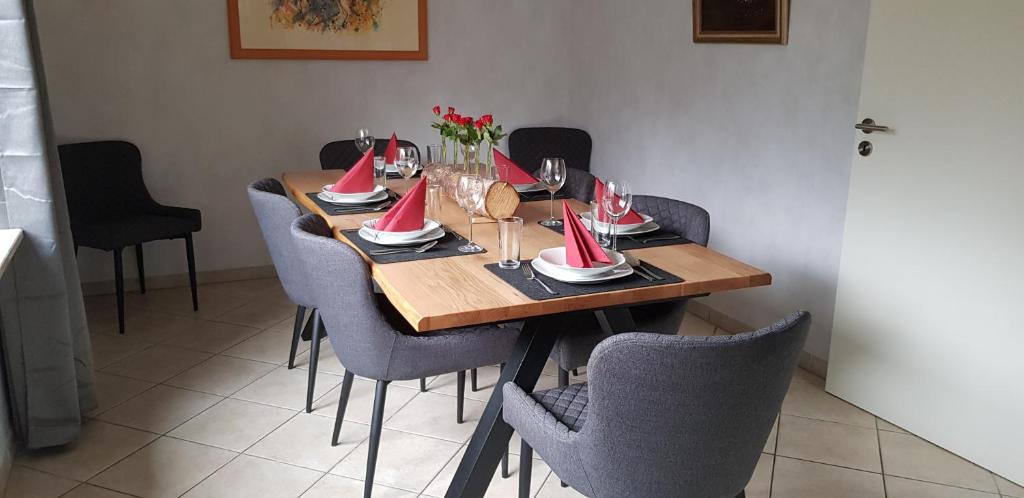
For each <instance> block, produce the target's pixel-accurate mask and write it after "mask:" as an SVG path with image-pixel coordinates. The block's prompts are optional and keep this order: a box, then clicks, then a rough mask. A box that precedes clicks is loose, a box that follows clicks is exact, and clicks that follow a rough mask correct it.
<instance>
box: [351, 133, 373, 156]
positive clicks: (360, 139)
mask: <svg viewBox="0 0 1024 498" xmlns="http://www.w3.org/2000/svg"><path fill="white" fill-rule="evenodd" d="M355 142H356V148H357V149H359V152H361V153H363V154H366V151H368V150H370V149H372V148H373V142H374V139H373V134H372V133H370V129H369V128H360V129H359V131H357V132H356V140H355Z"/></svg>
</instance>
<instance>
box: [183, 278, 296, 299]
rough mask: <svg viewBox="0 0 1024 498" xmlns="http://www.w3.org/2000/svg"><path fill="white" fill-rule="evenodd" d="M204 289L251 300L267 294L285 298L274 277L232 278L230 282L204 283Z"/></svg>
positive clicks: (279, 284)
mask: <svg viewBox="0 0 1024 498" xmlns="http://www.w3.org/2000/svg"><path fill="white" fill-rule="evenodd" d="M201 289H202V290H204V291H213V292H223V293H225V294H232V295H236V296H238V297H241V298H244V299H247V300H253V299H256V298H259V297H264V296H267V295H272V296H281V297H284V298H287V295H286V294H285V293H284V288H283V287H281V283H280V282H278V280H277V279H276V278H254V279H250V280H234V281H231V282H218V283H214V284H205V285H203V286H202V287H201Z"/></svg>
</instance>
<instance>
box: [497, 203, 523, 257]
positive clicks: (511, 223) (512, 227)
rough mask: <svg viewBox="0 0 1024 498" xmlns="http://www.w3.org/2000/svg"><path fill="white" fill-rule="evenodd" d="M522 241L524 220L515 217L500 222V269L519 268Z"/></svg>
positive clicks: (502, 219)
mask: <svg viewBox="0 0 1024 498" xmlns="http://www.w3.org/2000/svg"><path fill="white" fill-rule="evenodd" d="M522 240H523V219H522V218H520V217H518V216H513V217H511V218H501V219H499V220H498V268H504V269H506V270H512V269H516V268H519V246H520V243H521V242H522Z"/></svg>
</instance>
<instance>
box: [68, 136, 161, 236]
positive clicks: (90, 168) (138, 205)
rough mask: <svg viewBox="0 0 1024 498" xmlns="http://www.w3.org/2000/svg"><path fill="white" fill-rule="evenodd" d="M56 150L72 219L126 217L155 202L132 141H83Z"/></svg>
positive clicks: (140, 156)
mask: <svg viewBox="0 0 1024 498" xmlns="http://www.w3.org/2000/svg"><path fill="white" fill-rule="evenodd" d="M57 150H58V152H59V154H60V169H61V174H62V176H63V178H64V192H65V194H66V195H67V199H68V213H69V215H70V217H71V219H73V220H80V221H96V220H111V219H118V218H126V217H129V216H132V215H135V214H141V213H145V212H147V211H148V210H149V209H151V208H152V207H153V206H154V205H156V201H154V200H153V198H152V197H151V196H150V195H149V191H148V190H146V184H145V182H144V181H143V180H142V153H141V152H139V148H138V147H136V146H135V144H132V143H130V142H124V141H119V140H109V141H102V142H82V143H75V144H65V145H61V146H59V147H58V148H57Z"/></svg>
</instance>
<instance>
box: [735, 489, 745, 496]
mask: <svg viewBox="0 0 1024 498" xmlns="http://www.w3.org/2000/svg"><path fill="white" fill-rule="evenodd" d="M736 498H747V490H745V489H744V490H741V491H740V494H738V495H736Z"/></svg>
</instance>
